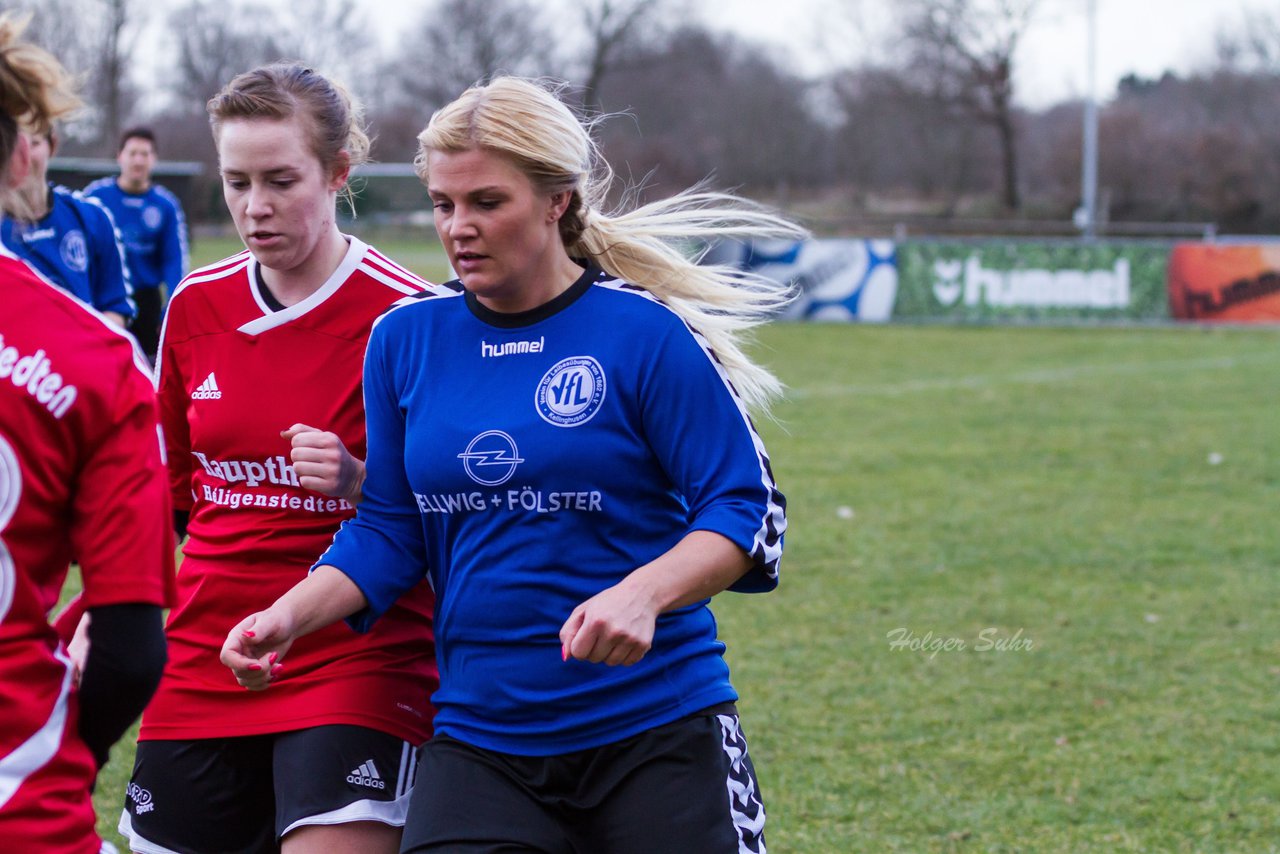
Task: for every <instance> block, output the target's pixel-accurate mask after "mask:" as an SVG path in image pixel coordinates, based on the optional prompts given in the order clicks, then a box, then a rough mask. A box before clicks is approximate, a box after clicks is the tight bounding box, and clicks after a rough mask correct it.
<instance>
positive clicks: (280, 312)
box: [120, 64, 437, 854]
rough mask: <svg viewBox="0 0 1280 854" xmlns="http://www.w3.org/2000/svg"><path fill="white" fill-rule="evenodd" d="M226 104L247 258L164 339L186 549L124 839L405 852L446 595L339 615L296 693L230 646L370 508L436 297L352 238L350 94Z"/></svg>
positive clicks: (284, 90) (186, 298) (164, 382)
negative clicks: (385, 398) (257, 675)
mask: <svg viewBox="0 0 1280 854" xmlns="http://www.w3.org/2000/svg"><path fill="white" fill-rule="evenodd" d="M208 111H209V116H210V121H211V123H212V127H213V134H214V140H215V142H216V144H217V148H218V158H219V163H220V169H221V173H222V184H223V194H224V196H225V198H226V202H227V207H228V209H229V210H230V212H231V215H232V218H233V219H234V221H235V224H236V229H237V231H238V232H239V234H240V237H241V239H242V240H243V241H244V243H245V246H246V247H247V248H246V251H243V252H241V253H239V254H237V255H233V256H232V257H230V258H227V259H224V260H222V261H219V262H218V263H216V264H213V265H211V266H208V267H205V268H203V269H200V270H196V271H194V272H193V273H191V274H190V275H189V276H187V277H186V278H185V279H184V280H183V282H182V283H181V284H180V285H179V287H178V288H177V290H176V291H175V292H174V295H173V297H172V299H171V301H170V303H169V308H168V314H167V316H166V319H165V324H164V328H163V331H162V333H161V343H160V357H159V361H158V364H157V369H158V374H159V395H160V408H161V420H162V423H163V427H164V433H165V440H166V444H167V449H168V460H169V473H170V487H171V491H172V495H173V499H174V507H175V512H176V515H177V516H178V517H179V518H178V520H177V521H178V523H179V527H185V529H186V533H187V535H188V539H187V541H186V543H185V545H184V547H183V554H184V557H183V563H182V565H181V568H180V570H179V574H178V604H177V606H176V607H175V608H174V609H173V611H172V613H171V614H170V617H169V622H168V625H167V627H166V633H167V636H168V639H169V649H170V653H169V659H170V660H169V665H168V667H167V668H166V669H165V675H164V678H163V680H162V681H161V684H160V689H159V691H158V692H157V694H156V697H155V699H154V701H153V702H152V704H151V706H150V707H149V708H148V710H147V713H146V714H145V715H144V716H143V722H142V731H141V734H140V737H139V744H138V753H137V760H136V764H135V766H134V773H133V779H132V781H131V783H130V785H129V790H128V799H127V800H126V803H125V812H124V813H123V815H122V816H121V822H120V829H121V832H122V833H123V834H125V835H126V836H127V837H128V838H129V840H130V843H131V845H132V846H133V848H134V850H135V851H139V852H169V851H175V852H178V851H181V852H206V851H207V852H226V851H243V852H259V851H261V852H267V851H277V850H283V851H285V852H289V854H299V852H332V851H361V852H381V851H386V852H394V851H396V850H397V848H398V845H399V839H400V829H401V827H402V826H403V823H404V816H405V812H406V810H407V808H408V792H409V790H410V788H411V787H412V783H413V779H414V770H415V769H414V763H415V761H416V756H415V752H416V751H415V749H416V747H417V746H418V745H419V744H421V743H422V742H423V741H424V740H425V739H427V738H428V737H429V736H430V735H431V718H432V710H431V708H430V705H429V698H430V695H431V692H432V691H433V690H434V689H435V687H436V684H437V676H436V670H435V658H434V650H433V647H432V641H431V632H430V621H431V609H432V605H433V600H432V596H431V591H430V589H429V587H428V586H426V585H425V584H423V585H420V586H419V587H418V588H416V589H415V590H413V591H411V593H410V594H409V595H407V596H406V597H405V598H404V599H402V600H401V602H400V603H399V605H398V606H397V608H396V609H395V613H394V614H392V615H391V616H392V619H390V620H389V621H387V622H386V624H385V625H380V626H379V630H377V631H374V632H371V633H369V634H368V635H364V636H358V635H356V634H355V633H354V632H352V631H350V630H349V629H347V628H346V627H345V626H334V627H332V628H331V629H330V631H328V632H326V633H323V635H321V634H317V635H315V636H313V637H312V638H309V639H308V642H307V644H306V645H305V646H303V647H301V648H295V650H294V653H293V654H292V655H291V656H290V661H289V665H288V667H289V670H290V673H291V676H292V678H291V679H290V680H288V681H289V682H290V686H289V688H288V689H287V690H286V691H282V692H279V693H275V692H273V693H272V694H270V695H268V694H262V693H250V692H248V691H245V690H244V689H243V688H241V687H240V686H239V685H237V684H236V682H235V680H234V679H233V678H231V676H230V674H229V673H228V672H227V671H226V669H225V668H224V667H222V665H221V664H220V663H219V661H218V652H219V649H220V647H221V645H222V641H223V638H224V637H225V634H226V627H227V626H228V625H230V624H234V623H235V622H236V621H238V620H239V619H240V617H241V616H242V612H243V610H244V603H245V602H246V601H259V600H261V599H262V598H264V597H273V596H276V595H279V594H280V593H283V592H284V591H285V590H287V589H289V588H290V587H292V586H293V584H295V583H296V582H297V581H298V580H300V579H302V578H303V577H305V576H306V574H307V570H308V568H309V567H310V565H311V563H312V562H313V561H314V560H315V558H316V556H317V555H319V554H320V553H321V552H322V551H324V549H325V548H326V547H327V545H328V544H329V542H330V540H331V539H332V537H333V534H334V532H335V531H336V530H337V529H338V526H339V525H340V524H341V523H342V522H343V520H345V519H347V518H349V517H350V516H352V515H353V514H354V506H355V504H356V503H357V502H358V501H359V499H360V484H361V483H362V481H363V476H364V466H363V463H362V462H360V459H361V458H362V457H363V456H364V452H365V431H364V410H363V406H362V401H361V386H360V378H361V367H362V361H363V356H364V350H365V344H366V341H367V339H368V336H369V331H370V329H371V328H372V326H373V323H374V321H375V320H376V319H377V318H378V317H379V316H380V315H381V314H382V312H383V311H384V310H386V308H387V307H388V306H390V305H391V304H392V303H394V302H395V301H397V300H399V299H403V298H405V297H410V296H431V295H432V294H433V287H434V286H431V285H428V284H427V283H426V282H424V281H423V280H421V279H419V278H418V277H416V276H414V275H413V274H412V273H409V272H408V271H406V270H405V269H404V268H402V267H401V266H399V265H398V264H396V263H394V262H393V261H390V260H389V259H387V258H386V257H385V256H383V255H382V254H381V253H379V252H378V251H377V250H375V249H373V248H372V247H370V246H367V245H366V244H364V243H363V242H361V241H360V240H359V239H357V238H355V237H351V236H348V235H344V234H342V233H341V231H339V229H338V226H337V222H336V200H337V196H338V194H339V193H340V192H341V191H342V190H343V188H344V187H345V186H346V183H347V177H348V175H349V173H350V170H351V169H352V168H353V167H354V166H356V165H358V164H359V163H360V162H361V161H362V160H363V159H364V157H365V154H366V152H367V149H368V138H367V137H366V136H365V134H364V132H363V130H362V129H361V126H360V114H359V109H358V107H357V106H356V105H355V104H354V103H353V101H352V100H351V99H350V97H349V96H348V95H347V94H346V93H345V91H344V90H343V89H342V88H341V87H339V86H338V85H336V84H335V83H333V82H332V81H330V80H328V79H326V78H325V77H324V76H323V75H321V74H319V73H317V72H315V71H312V70H311V69H309V68H306V67H304V66H302V65H297V64H275V65H269V66H265V67H262V68H258V69H255V70H253V71H249V72H246V73H244V74H241V75H239V76H238V77H236V78H235V79H234V80H232V81H231V83H230V84H228V85H227V87H226V88H225V89H224V90H223V91H222V92H220V93H219V94H218V95H217V96H215V97H214V98H213V99H212V100H210V101H209V104H208Z"/></svg>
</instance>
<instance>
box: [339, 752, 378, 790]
mask: <svg viewBox="0 0 1280 854" xmlns="http://www.w3.org/2000/svg"><path fill="white" fill-rule="evenodd" d="M347 782H348V783H353V784H355V785H357V786H367V787H369V788H370V789H385V788H386V787H387V784H386V783H385V782H383V780H382V777H381V776H379V775H378V769H377V767H375V766H374V764H373V760H372V759H370V760H369V761H368V762H365V763H364V764H363V765H361V766H360V767H359V768H356V769H355V770H353V771H352V772H351V773H350V774H348V775H347Z"/></svg>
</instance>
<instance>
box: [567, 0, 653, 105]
mask: <svg viewBox="0 0 1280 854" xmlns="http://www.w3.org/2000/svg"><path fill="white" fill-rule="evenodd" d="M574 5H575V6H577V8H578V12H579V14H580V15H581V20H582V23H583V26H584V27H585V28H586V31H587V39H588V43H587V50H586V55H585V63H584V65H585V72H584V77H583V83H582V90H583V91H582V95H583V101H584V103H585V105H586V106H587V107H588V108H589V109H591V110H593V111H596V112H599V111H600V107H601V102H600V85H601V83H603V82H604V79H605V77H606V76H607V75H608V74H609V72H610V71H612V70H613V68H614V64H615V63H616V62H617V61H618V58H619V56H620V55H621V54H622V53H623V52H624V51H625V50H626V49H627V48H628V47H629V46H634V45H635V44H636V43H637V42H639V41H640V36H641V35H642V34H643V33H644V31H645V29H646V28H647V27H648V26H650V25H651V24H652V23H653V22H654V21H655V20H656V19H657V18H658V16H659V15H660V14H661V13H662V12H663V10H664V9H665V8H666V7H667V6H668V5H670V4H669V3H668V2H667V0H575V3H574Z"/></svg>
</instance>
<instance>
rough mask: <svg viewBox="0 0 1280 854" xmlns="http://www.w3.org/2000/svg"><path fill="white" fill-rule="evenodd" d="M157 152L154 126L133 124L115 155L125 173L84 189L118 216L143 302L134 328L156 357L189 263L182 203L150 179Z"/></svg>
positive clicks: (136, 296)
mask: <svg viewBox="0 0 1280 854" xmlns="http://www.w3.org/2000/svg"><path fill="white" fill-rule="evenodd" d="M156 154H157V152H156V138H155V134H154V133H153V132H152V131H151V129H150V128H145V127H136V128H130V129H129V130H126V131H125V132H124V133H123V134H122V135H121V137H120V150H119V152H118V154H117V155H116V162H118V163H119V164H120V175H119V176H118V177H115V178H111V177H108V178H101V179H99V180H97V181H94V182H93V183H92V184H90V185H89V186H87V187H85V190H84V192H85V195H87V196H89V197H91V198H94V199H97V200H98V201H99V202H101V203H102V204H103V205H105V206H106V208H107V209H108V210H110V211H111V214H112V216H114V217H115V221H116V226H117V227H118V228H119V230H120V235H121V237H122V239H123V242H124V249H125V261H126V263H127V264H128V266H129V273H130V275H131V277H132V279H133V288H134V299H135V300H136V301H137V304H138V318H137V320H136V321H135V322H134V324H133V333H134V336H135V337H136V338H137V339H138V343H139V344H141V345H142V349H143V352H145V353H146V354H147V356H148V358H150V359H151V360H152V361H155V354H156V346H157V344H158V343H159V336H160V319H161V317H162V316H163V314H164V306H165V302H166V299H167V297H168V295H169V294H170V293H172V292H173V289H174V288H176V287H177V286H178V282H179V281H181V280H182V277H183V276H185V275H186V273H187V268H188V267H189V266H190V265H189V259H188V256H187V221H186V217H185V216H184V215H183V212H182V204H181V202H179V201H178V197H177V196H175V195H174V194H173V193H171V192H169V191H168V190H166V189H165V188H164V187H161V186H160V185H158V184H153V183H151V172H152V170H153V169H155V165H156Z"/></svg>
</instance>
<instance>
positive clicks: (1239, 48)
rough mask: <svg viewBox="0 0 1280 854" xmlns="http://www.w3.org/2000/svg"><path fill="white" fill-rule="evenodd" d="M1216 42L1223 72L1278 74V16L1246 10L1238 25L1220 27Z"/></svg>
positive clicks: (1279, 23) (1279, 51) (1259, 10)
mask: <svg viewBox="0 0 1280 854" xmlns="http://www.w3.org/2000/svg"><path fill="white" fill-rule="evenodd" d="M1216 42H1217V44H1216V47H1217V54H1218V63H1219V65H1220V66H1221V67H1222V68H1223V69H1224V70H1228V71H1238V72H1245V73H1248V72H1257V73H1262V74H1273V75H1274V74H1280V13H1277V12H1267V11H1263V10H1261V9H1252V10H1246V11H1245V12H1244V16H1243V20H1242V21H1241V22H1240V24H1239V25H1237V26H1233V25H1230V24H1223V25H1222V26H1220V27H1219V29H1218V34H1217V37H1216Z"/></svg>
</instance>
